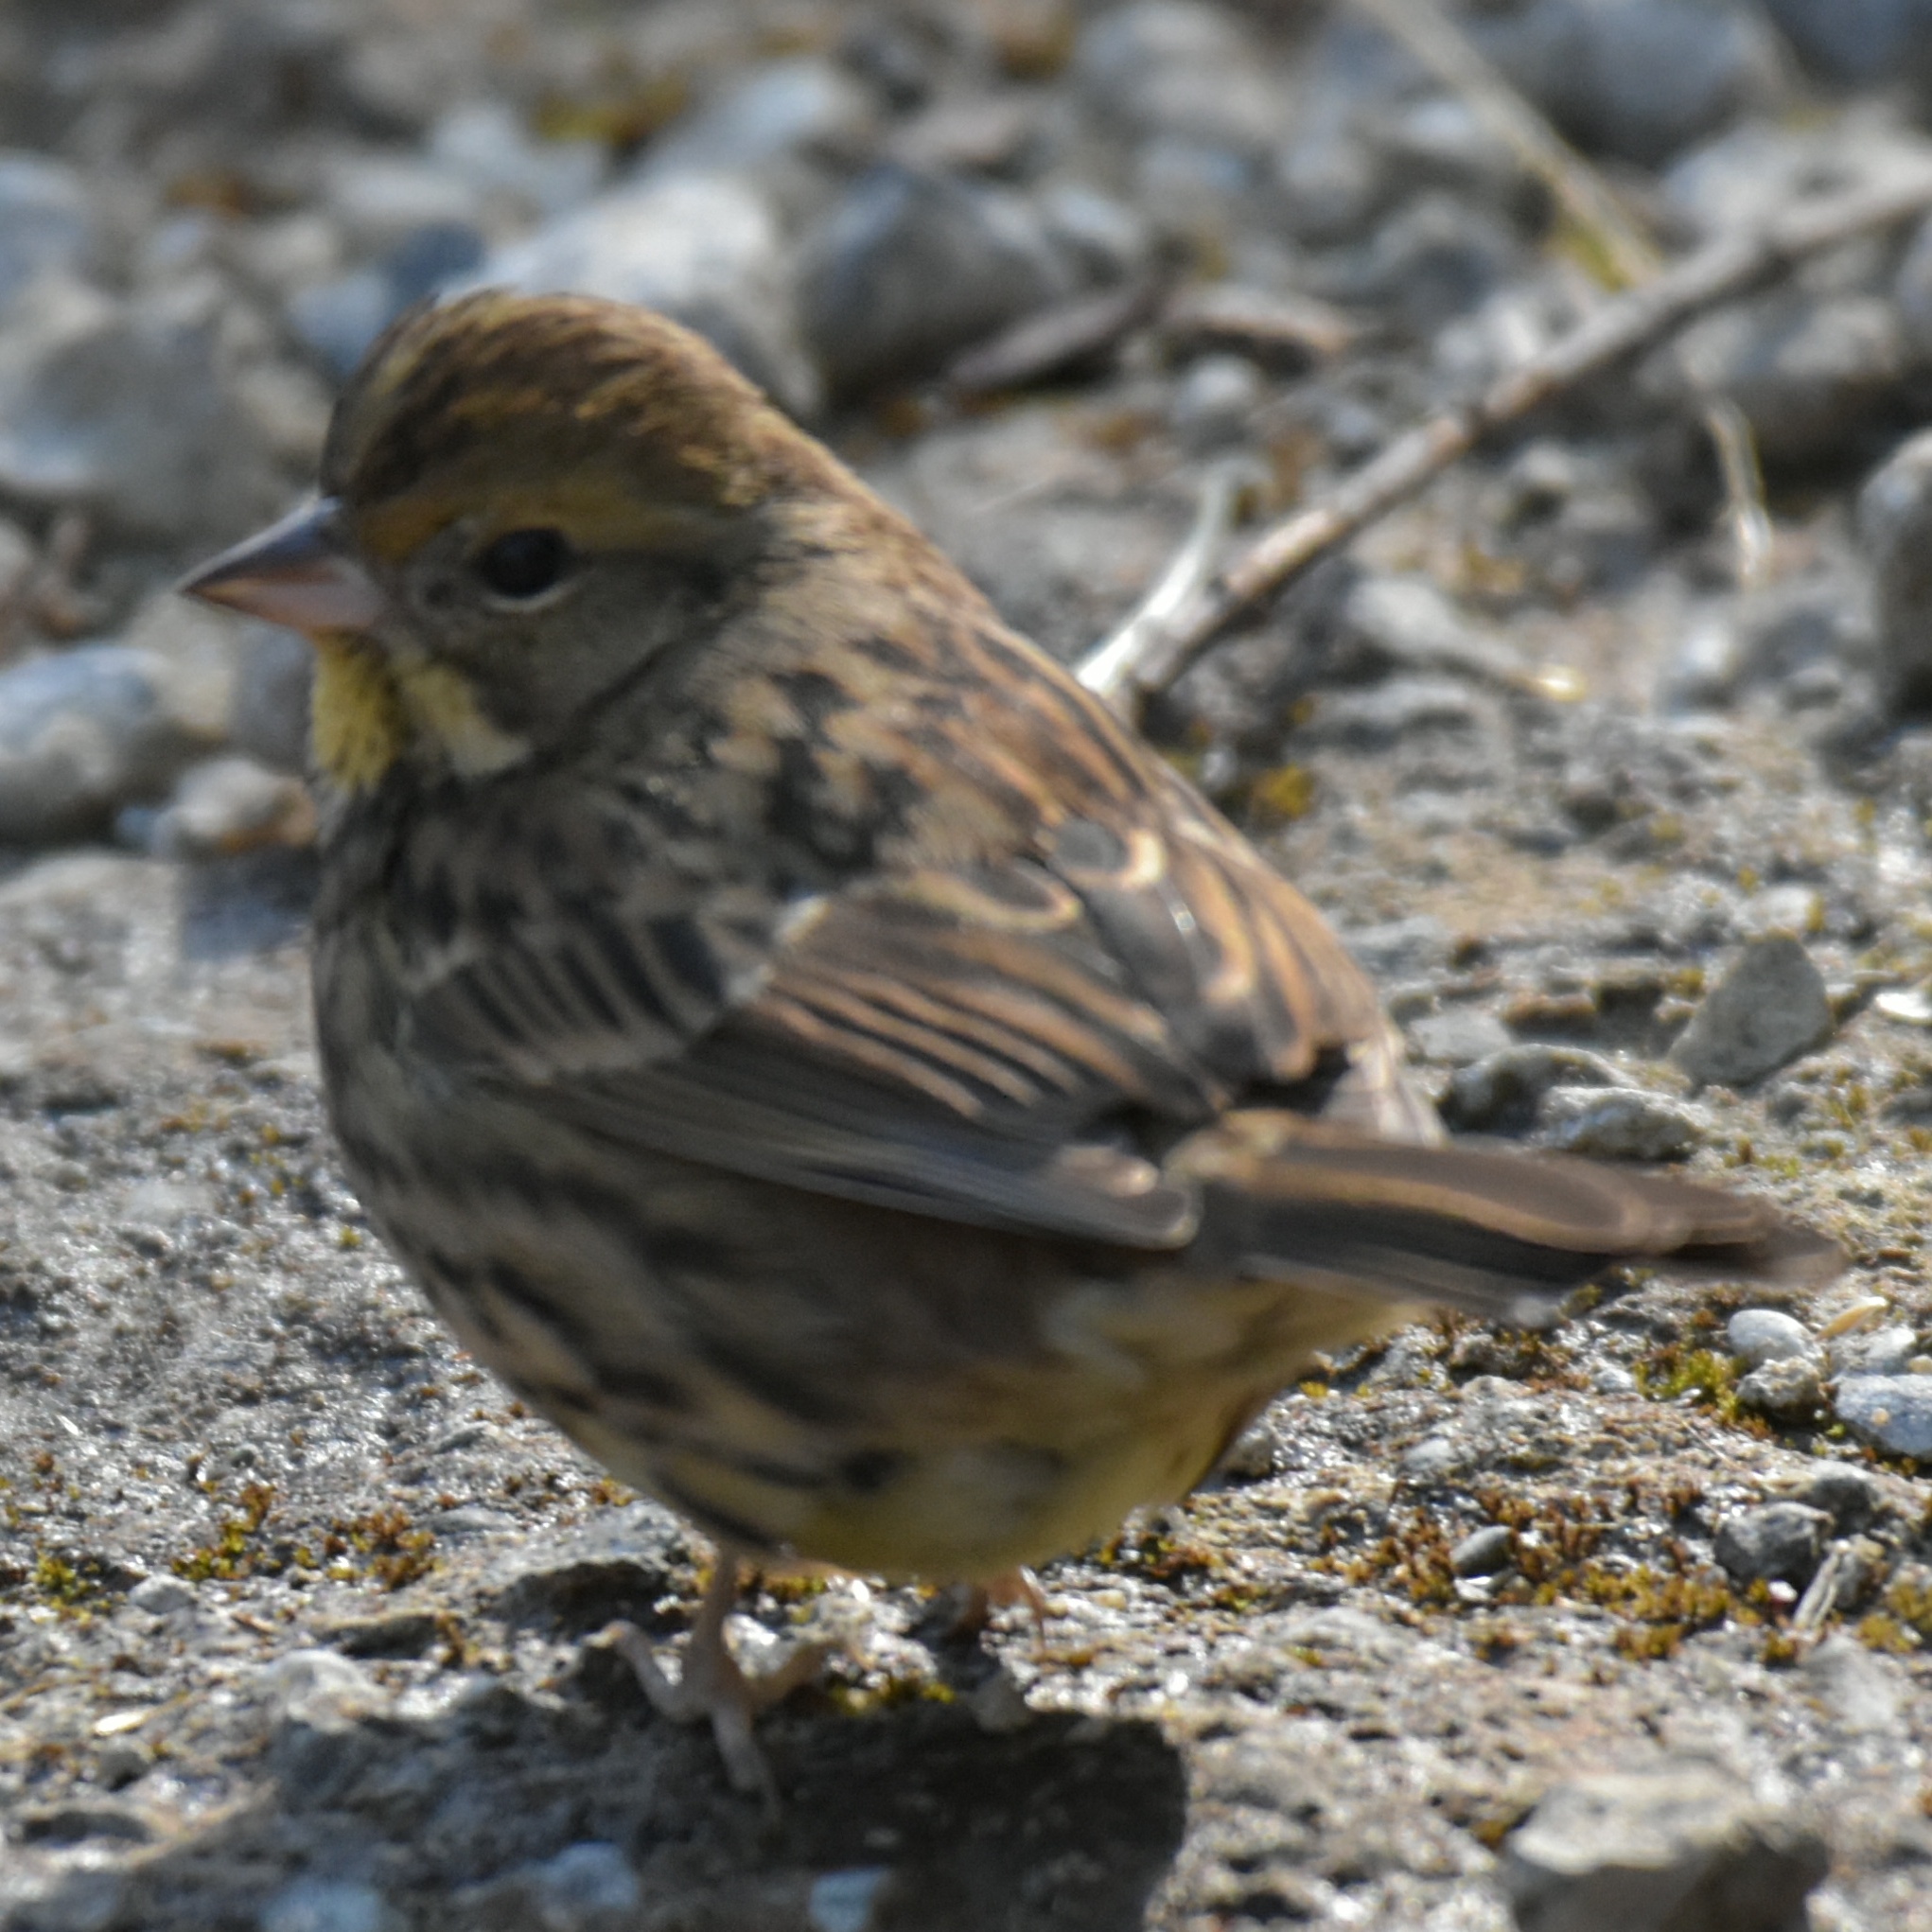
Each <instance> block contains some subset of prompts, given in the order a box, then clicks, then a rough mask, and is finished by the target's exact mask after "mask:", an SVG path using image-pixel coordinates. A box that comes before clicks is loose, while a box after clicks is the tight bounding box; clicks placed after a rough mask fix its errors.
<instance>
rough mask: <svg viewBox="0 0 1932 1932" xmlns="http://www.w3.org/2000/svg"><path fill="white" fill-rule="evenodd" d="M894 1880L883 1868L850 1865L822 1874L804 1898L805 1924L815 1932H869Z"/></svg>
mask: <svg viewBox="0 0 1932 1932" xmlns="http://www.w3.org/2000/svg"><path fill="white" fill-rule="evenodd" d="M891 1876H892V1874H891V1871H889V1870H888V1869H887V1867H886V1866H883V1865H850V1866H846V1867H845V1868H843V1869H842V1870H840V1871H824V1872H820V1873H819V1875H818V1876H817V1878H815V1879H814V1880H813V1881H812V1889H811V1890H810V1891H809V1892H808V1893H807V1894H806V1896H805V1923H807V1924H808V1925H809V1926H810V1927H811V1928H812V1932H870V1928H871V1927H872V1926H873V1924H875V1923H877V1917H876V1915H877V1908H878V1905H879V1902H880V1896H881V1894H882V1893H883V1892H884V1890H885V1888H886V1886H887V1881H888V1880H889V1879H890V1878H891Z"/></svg>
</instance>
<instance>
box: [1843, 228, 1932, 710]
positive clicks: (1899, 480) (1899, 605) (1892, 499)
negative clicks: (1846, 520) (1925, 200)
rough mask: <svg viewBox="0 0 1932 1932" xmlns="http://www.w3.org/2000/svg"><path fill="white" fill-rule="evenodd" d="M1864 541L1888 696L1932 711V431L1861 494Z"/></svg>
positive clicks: (1909, 444) (1898, 704) (1894, 702)
mask: <svg viewBox="0 0 1932 1932" xmlns="http://www.w3.org/2000/svg"><path fill="white" fill-rule="evenodd" d="M1928 232H1932V231H1928ZM1928 259H1932V252H1928ZM1858 540H1859V545H1860V548H1861V549H1862V550H1863V552H1864V553H1865V561H1866V563H1867V565H1868V566H1869V567H1870V569H1871V584H1872V606H1873V616H1874V618H1875V619H1876V623H1877V631H1878V662H1879V680H1880V689H1881V692H1882V694H1883V695H1884V697H1885V698H1886V700H1887V701H1888V703H1889V704H1890V705H1891V706H1892V708H1893V709H1895V710H1899V711H1923V710H1925V709H1927V708H1928V707H1932V430H1921V431H1920V432H1919V433H1918V434H1917V435H1916V436H1911V437H1908V438H1907V439H1906V441H1905V442H1904V443H1902V444H1901V445H1900V446H1899V448H1897V449H1895V450H1894V451H1893V452H1892V454H1891V456H1890V458H1889V459H1888V461H1887V462H1886V463H1885V465H1883V466H1882V467H1881V468H1879V469H1878V470H1876V471H1874V472H1873V474H1872V475H1871V478H1870V480H1869V481H1868V482H1867V483H1866V484H1865V487H1864V488H1863V489H1862V490H1861V491H1860V492H1859V494H1858Z"/></svg>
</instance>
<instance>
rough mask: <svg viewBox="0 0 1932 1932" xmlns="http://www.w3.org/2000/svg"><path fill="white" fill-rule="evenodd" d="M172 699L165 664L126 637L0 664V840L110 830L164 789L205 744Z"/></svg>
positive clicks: (36, 840) (30, 840)
mask: <svg viewBox="0 0 1932 1932" xmlns="http://www.w3.org/2000/svg"><path fill="white" fill-rule="evenodd" d="M201 747H202V740H201V739H200V738H199V737H198V735H197V734H196V733H194V732H191V731H190V730H188V729H186V728H185V727H184V725H183V724H182V722H181V721H180V719H179V718H178V717H177V716H176V715H175V714H174V712H173V711H172V709H171V707H170V704H169V678H168V668H167V664H166V662H165V661H164V660H163V659H159V658H157V657H155V656H154V655H153V654H152V653H150V652H147V651H139V650H133V649H130V648H129V647H128V646H126V645H124V644H83V645H80V646H79V647H78V648H77V649H74V650H71V651H63V652H61V653H59V654H58V655H56V656H51V657H45V658H32V659H26V661H25V662H23V663H19V664H15V665H13V666H11V667H10V668H9V669H8V670H6V671H0V841H4V842H7V843H10V844H17V845H44V844H47V843H49V842H51V841H54V840H59V839H71V838H78V837H81V836H84V835H86V834H91V833H96V832H99V831H101V830H103V829H104V828H105V827H106V826H107V825H108V823H109V822H110V821H111V820H112V819H113V817H114V814H115V813H116V812H117V811H118V810H119V809H120V807H122V806H123V805H126V804H129V803H132V802H134V801H136V800H138V799H144V798H152V797H154V796H155V795H156V794H157V793H159V792H162V791H164V790H166V788H167V785H168V784H169V783H170V782H171V781H172V780H173V778H174V776H175V774H176V773H177V772H178V771H180V770H181V769H182V768H183V767H184V765H185V764H187V763H188V762H189V761H190V760H191V759H192V758H193V757H194V756H195V755H196V753H197V752H198V750H199V749H201Z"/></svg>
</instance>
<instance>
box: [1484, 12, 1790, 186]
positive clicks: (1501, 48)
mask: <svg viewBox="0 0 1932 1932" xmlns="http://www.w3.org/2000/svg"><path fill="white" fill-rule="evenodd" d="M1478 39H1479V42H1480V44H1481V45H1482V46H1483V48H1484V51H1485V52H1486V53H1488V55H1489V56H1490V58H1491V59H1492V60H1494V61H1497V63H1498V64H1499V65H1500V66H1502V69H1503V71H1504V72H1505V73H1506V74H1507V75H1508V76H1509V77H1510V79H1513V80H1514V81H1515V82H1516V84H1517V85H1518V86H1519V87H1520V88H1521V89H1522V90H1523V92H1524V93H1526V94H1527V95H1528V96H1529V97H1531V99H1533V100H1534V101H1535V102H1536V103H1537V106H1539V107H1540V108H1542V110H1543V111H1544V112H1545V113H1546V114H1549V115H1550V117H1551V118H1552V119H1553V120H1554V121H1555V123H1556V124H1557V126H1558V127H1559V128H1561V129H1562V131H1563V132H1565V133H1566V134H1568V135H1569V136H1570V138H1571V139H1572V140H1573V141H1575V142H1577V143H1578V144H1579V145H1580V146H1582V147H1584V148H1587V149H1591V150H1594V151H1599V152H1604V153H1608V154H1614V155H1616V156H1618V157H1619V158H1620V159H1623V160H1626V161H1635V162H1639V163H1641V164H1643V165H1644V166H1647V167H1654V166H1656V165H1657V164H1658V163H1660V162H1661V161H1663V160H1665V159H1667V158H1668V157H1669V156H1670V155H1672V154H1674V153H1676V152H1677V149H1680V148H1683V147H1685V146H1687V145H1688V144H1689V143H1690V142H1692V141H1695V140H1696V139H1697V138H1698V137H1699V136H1700V135H1703V134H1707V133H1710V132H1712V130H1713V129H1715V128H1719V127H1721V126H1723V125H1724V124H1725V123H1726V122H1727V121H1729V120H1730V119H1731V118H1732V117H1733V116H1734V115H1736V114H1738V113H1739V112H1741V111H1742V110H1743V109H1745V108H1747V107H1750V106H1756V105H1765V104H1768V103H1769V102H1770V101H1771V100H1772V99H1773V98H1774V97H1776V94H1777V91H1778V90H1777V79H1778V46H1777V41H1776V38H1775V37H1774V36H1773V35H1772V34H1771V33H1769V32H1768V31H1767V30H1766V29H1765V26H1764V24H1763V22H1762V21H1761V20H1759V19H1758V18H1757V17H1756V16H1755V15H1754V14H1753V13H1751V12H1750V11H1749V10H1748V9H1746V8H1744V7H1741V6H1737V5H1733V4H1731V0H1530V4H1529V5H1527V6H1522V7H1517V8H1514V9H1508V10H1506V11H1504V12H1502V15H1501V16H1500V17H1495V16H1492V17H1490V18H1489V19H1486V20H1484V21H1482V23H1481V27H1480V31H1479V33H1478Z"/></svg>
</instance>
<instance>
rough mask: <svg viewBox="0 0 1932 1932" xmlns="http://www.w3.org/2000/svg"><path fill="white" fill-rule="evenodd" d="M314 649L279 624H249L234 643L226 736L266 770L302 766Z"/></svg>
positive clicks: (305, 760)
mask: <svg viewBox="0 0 1932 1932" xmlns="http://www.w3.org/2000/svg"><path fill="white" fill-rule="evenodd" d="M314 682H315V653H314V651H313V650H312V649H311V648H310V647H309V645H308V643H307V641H306V640H305V639H303V638H300V637H297V636H296V634H295V633H294V632H293V631H290V630H284V629H282V628H281V626H280V625H279V624H248V625H246V626H245V627H243V628H242V630H241V631H240V633H239V634H238V636H237V639H236V643H235V674H234V682H233V685H232V687H231V691H230V696H229V710H228V737H229V742H230V743H231V744H233V745H234V746H235V748H236V749H237V751H242V752H246V753H247V755H248V756H249V757H251V758H254V759H257V760H259V761H260V763H262V764H265V765H267V766H268V767H269V768H270V769H271V770H272V771H290V772H302V771H307V768H308V699H309V692H310V689H311V688H312V686H313V684H314Z"/></svg>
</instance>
